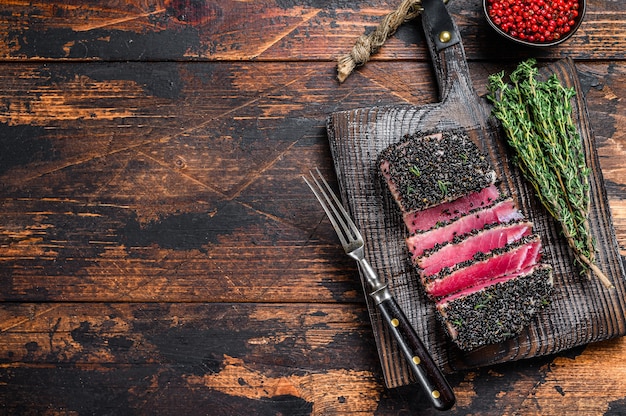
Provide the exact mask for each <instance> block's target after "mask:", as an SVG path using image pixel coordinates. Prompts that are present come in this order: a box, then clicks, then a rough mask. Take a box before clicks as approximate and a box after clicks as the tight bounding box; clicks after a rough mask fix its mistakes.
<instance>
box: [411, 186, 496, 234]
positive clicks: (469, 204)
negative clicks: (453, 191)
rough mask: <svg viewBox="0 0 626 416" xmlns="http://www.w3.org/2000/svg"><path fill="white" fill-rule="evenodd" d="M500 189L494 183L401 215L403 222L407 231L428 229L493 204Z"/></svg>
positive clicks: (413, 231)
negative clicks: (448, 200)
mask: <svg viewBox="0 0 626 416" xmlns="http://www.w3.org/2000/svg"><path fill="white" fill-rule="evenodd" d="M499 196H500V191H499V190H498V188H497V187H496V186H495V185H490V186H488V187H486V188H483V189H481V190H480V191H478V192H472V193H470V194H468V195H466V196H463V197H461V198H457V199H455V200H454V201H450V202H446V203H443V204H441V205H436V206H434V207H431V208H428V209H425V210H423V211H416V212H409V213H406V214H404V215H403V219H404V224H405V225H406V227H407V229H408V230H409V233H411V234H413V233H417V232H420V231H428V230H430V229H431V228H433V227H435V226H437V224H441V223H445V222H449V221H452V220H455V219H457V218H459V217H461V216H463V215H466V214H468V213H469V212H470V211H472V210H474V209H477V208H484V207H488V206H491V205H493V204H494V203H495V202H496V200H498V197H499Z"/></svg>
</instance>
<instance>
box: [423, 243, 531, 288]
mask: <svg viewBox="0 0 626 416" xmlns="http://www.w3.org/2000/svg"><path fill="white" fill-rule="evenodd" d="M540 259H541V242H540V241H539V237H538V236H536V235H534V236H529V237H526V238H523V239H521V240H520V241H518V242H515V243H513V244H508V245H506V246H505V247H503V248H499V249H496V250H493V251H490V252H488V253H476V255H475V256H474V258H473V259H472V260H468V261H465V262H463V263H458V264H455V265H454V266H453V267H450V268H446V269H444V270H442V271H441V272H439V273H437V274H436V275H433V276H424V275H422V283H423V284H424V288H425V289H426V292H427V293H428V294H429V295H431V296H433V297H442V296H448V295H450V294H452V293H454V292H456V291H459V290H462V289H466V288H469V287H472V286H475V285H477V284H480V283H484V282H487V281H489V280H492V279H495V278H497V277H499V276H503V275H506V274H512V273H515V272H516V271H518V270H522V269H525V268H527V267H529V266H532V265H535V264H537V262H538V261H539V260H540Z"/></svg>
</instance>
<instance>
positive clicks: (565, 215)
mask: <svg viewBox="0 0 626 416" xmlns="http://www.w3.org/2000/svg"><path fill="white" fill-rule="evenodd" d="M537 74H538V70H537V68H536V61H535V60H534V59H529V60H527V61H524V62H522V63H520V64H519V66H518V67H517V68H516V69H515V70H514V71H513V72H512V73H511V75H510V76H509V80H510V83H506V82H505V81H504V72H501V73H497V74H494V75H491V76H490V77H489V92H490V94H489V95H488V98H489V100H490V101H491V102H492V103H493V105H494V107H493V114H494V116H495V117H496V118H497V119H498V120H500V123H501V124H502V127H503V128H504V131H505V133H506V136H507V141H508V143H509V145H510V146H511V147H512V148H513V150H514V151H515V155H514V162H515V163H516V164H517V166H519V168H520V170H521V172H522V174H523V175H524V177H525V178H526V179H527V180H528V181H529V182H530V183H531V185H532V186H533V187H534V188H535V191H536V192H537V195H538V197H539V200H540V201H541V203H542V204H543V206H544V207H545V208H546V209H547V211H548V212H549V213H550V215H552V216H553V217H554V218H555V219H557V220H558V221H559V223H560V224H561V228H562V230H563V234H564V236H565V238H566V239H567V242H568V245H569V246H570V247H571V249H572V251H573V253H574V256H575V258H576V260H577V262H578V263H579V265H580V266H581V270H582V272H583V273H588V272H589V270H591V271H593V273H594V274H595V275H596V276H597V277H598V278H599V279H600V280H601V281H602V283H603V284H604V285H605V286H606V287H609V288H610V287H613V285H612V284H611V282H610V280H609V279H608V277H607V276H606V275H605V274H604V273H603V272H602V270H600V268H598V267H597V265H596V264H595V247H594V241H593V238H592V236H591V231H590V226H589V220H588V216H589V210H590V202H591V198H590V185H589V173H590V170H589V168H588V167H587V166H586V163H585V153H584V150H583V147H582V141H581V139H580V135H579V134H578V130H577V129H576V125H575V124H574V121H573V119H572V105H571V101H570V100H571V98H572V97H573V96H574V95H575V94H576V91H575V90H574V89H573V88H565V87H564V86H563V85H562V84H561V82H560V81H559V79H558V77H557V76H556V74H552V75H551V76H550V77H549V78H548V79H547V80H546V81H539V80H538V79H537Z"/></svg>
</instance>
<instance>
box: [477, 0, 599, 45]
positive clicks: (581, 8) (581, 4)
mask: <svg viewBox="0 0 626 416" xmlns="http://www.w3.org/2000/svg"><path fill="white" fill-rule="evenodd" d="M487 3H488V0H483V13H484V14H485V18H486V19H487V22H488V23H489V25H490V26H491V27H492V28H493V30H495V31H496V33H498V34H499V35H500V36H502V37H503V38H505V39H508V40H510V41H512V42H515V43H517V44H520V45H525V46H532V47H539V48H544V47H546V46H554V45H558V44H560V43H563V42H565V41H566V40H568V39H569V38H571V37H572V36H573V35H574V33H576V31H577V30H578V28H579V27H580V24H581V23H582V21H583V18H584V17H585V10H586V8H587V0H578V10H577V11H578V16H576V18H575V19H573V20H574V24H573V25H572V26H570V31H569V32H567V33H566V34H565V35H564V36H562V37H560V38H559V39H555V40H550V41H545V42H539V41H536V42H530V41H528V40H524V39H520V38H517V37H514V36H512V35H510V34H509V33H507V32H505V31H503V30H502V29H501V28H500V27H498V25H496V24H495V23H494V22H493V21H492V20H491V17H489V13H488V10H487V7H488V4H487Z"/></svg>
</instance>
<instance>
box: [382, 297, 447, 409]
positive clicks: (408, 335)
mask: <svg viewBox="0 0 626 416" xmlns="http://www.w3.org/2000/svg"><path fill="white" fill-rule="evenodd" d="M373 297H374V296H373ZM383 298H384V299H383V300H381V302H380V303H378V309H379V310H380V312H381V315H382V316H383V318H384V320H385V322H386V323H387V325H388V326H389V329H390V330H391V333H392V334H393V336H394V338H395V340H396V342H397V343H398V346H399V347H400V350H402V353H403V354H404V357H405V358H406V360H407V363H408V364H409V366H410V367H411V371H412V372H413V374H414V375H415V377H416V378H417V381H418V383H419V384H420V385H421V386H422V388H423V390H424V393H425V394H426V395H427V397H428V399H430V402H431V403H432V405H433V407H434V408H435V409H437V410H448V409H450V408H451V407H452V406H454V403H455V402H456V399H455V397H454V391H453V390H452V388H451V387H450V385H449V384H448V381H447V380H446V378H445V377H444V375H443V373H442V372H441V370H439V367H437V364H435V361H434V360H433V358H432V357H431V355H430V353H429V352H428V350H427V349H426V348H425V347H424V344H423V343H422V340H421V339H420V338H419V336H418V335H417V333H416V332H415V329H413V326H412V325H411V323H410V322H409V320H408V319H407V318H406V316H405V315H404V312H402V309H401V308H400V306H399V305H398V303H397V302H396V300H395V299H394V298H393V297H392V296H391V295H389V296H384V297H383Z"/></svg>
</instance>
